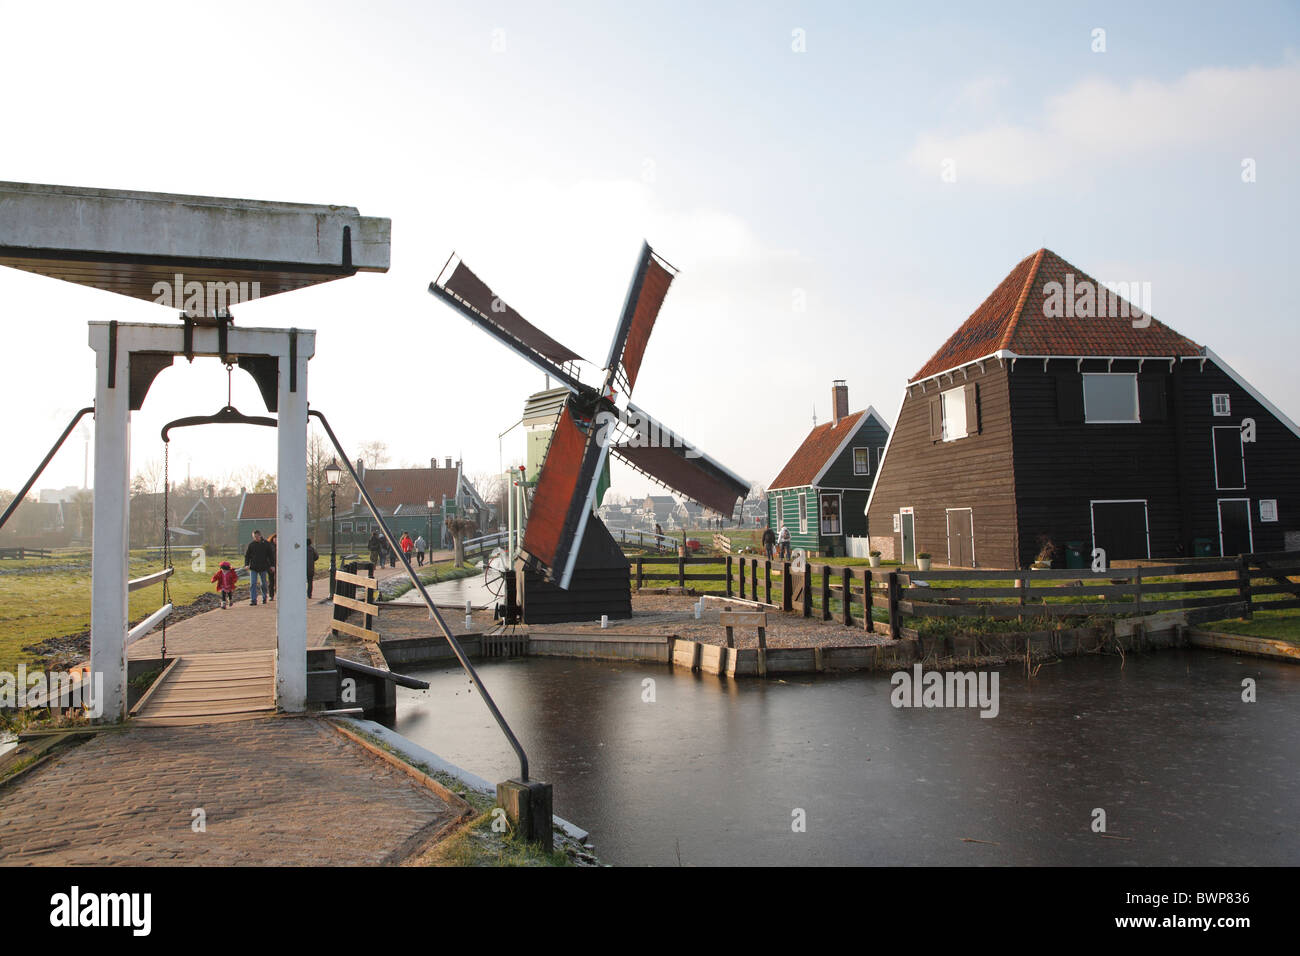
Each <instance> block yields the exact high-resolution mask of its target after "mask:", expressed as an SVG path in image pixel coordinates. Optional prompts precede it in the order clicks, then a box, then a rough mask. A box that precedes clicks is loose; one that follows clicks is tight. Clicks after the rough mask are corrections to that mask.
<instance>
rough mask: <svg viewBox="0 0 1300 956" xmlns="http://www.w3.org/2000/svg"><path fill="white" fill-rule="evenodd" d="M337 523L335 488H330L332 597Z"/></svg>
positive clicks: (336, 548) (336, 546) (332, 593)
mask: <svg viewBox="0 0 1300 956" xmlns="http://www.w3.org/2000/svg"><path fill="white" fill-rule="evenodd" d="M336 535H337V531H336V523H335V521H334V489H333V488H330V597H331V598H333V597H334V573H335V571H336V570H337V568H338V563H337V556H338V544H337V541H336Z"/></svg>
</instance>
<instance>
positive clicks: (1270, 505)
mask: <svg viewBox="0 0 1300 956" xmlns="http://www.w3.org/2000/svg"><path fill="white" fill-rule="evenodd" d="M1259 520H1260V521H1276V520H1277V499H1276V498H1261V499H1259Z"/></svg>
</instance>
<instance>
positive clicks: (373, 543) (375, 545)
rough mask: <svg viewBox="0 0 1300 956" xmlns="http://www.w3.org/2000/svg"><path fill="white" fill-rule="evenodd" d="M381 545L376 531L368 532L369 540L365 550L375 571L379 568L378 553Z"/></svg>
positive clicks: (381, 540) (381, 542)
mask: <svg viewBox="0 0 1300 956" xmlns="http://www.w3.org/2000/svg"><path fill="white" fill-rule="evenodd" d="M383 543H384V542H383V539H381V538H380V537H379V532H378V531H372V532H370V540H369V541H367V542H366V549H367V550H368V551H369V552H370V563H371V564H372V565H374V567H375V568H376V569H378V568H379V552H380V551H381V550H382V548H383Z"/></svg>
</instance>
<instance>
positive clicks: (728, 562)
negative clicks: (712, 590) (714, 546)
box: [727, 555, 732, 597]
mask: <svg viewBox="0 0 1300 956" xmlns="http://www.w3.org/2000/svg"><path fill="white" fill-rule="evenodd" d="M731 572H732V563H731V555H727V597H731Z"/></svg>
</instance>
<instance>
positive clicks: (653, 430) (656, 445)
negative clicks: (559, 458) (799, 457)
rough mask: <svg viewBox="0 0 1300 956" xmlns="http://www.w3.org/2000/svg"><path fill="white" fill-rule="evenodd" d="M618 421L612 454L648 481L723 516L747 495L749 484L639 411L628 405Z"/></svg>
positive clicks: (729, 512)
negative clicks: (619, 428)
mask: <svg viewBox="0 0 1300 956" xmlns="http://www.w3.org/2000/svg"><path fill="white" fill-rule="evenodd" d="M621 417H622V421H623V426H624V427H623V429H622V430H621V432H620V435H619V438H618V441H617V443H616V444H614V446H613V448H612V449H611V451H612V453H613V454H614V456H615V457H617V458H618V459H620V460H621V461H624V462H626V463H627V464H629V465H631V466H632V467H633V468H635V469H636V470H637V471H639V472H641V473H642V474H644V475H646V476H647V477H649V478H652V479H654V480H655V481H657V482H658V483H659V484H661V485H664V486H665V487H667V488H671V489H672V490H673V491H676V492H678V493H680V494H683V495H685V496H686V497H687V498H690V499H692V500H694V501H698V502H699V503H700V504H702V505H704V507H706V508H710V509H712V510H713V511H716V512H718V513H719V514H722V515H730V514H731V513H732V512H733V511H734V510H735V507H736V499H737V498H743V497H744V496H745V495H746V494H748V493H749V482H747V481H745V480H744V479H743V478H741V477H740V476H739V475H737V474H736V473H735V472H733V471H731V470H730V469H729V468H726V467H725V466H723V465H722V464H720V463H718V462H717V461H715V460H714V459H712V458H710V457H709V456H708V455H706V454H704V453H703V452H702V451H700V450H699V449H698V448H696V447H695V446H694V445H692V444H690V443H689V442H687V441H686V440H685V439H683V438H681V436H679V435H677V434H676V433H675V432H673V431H672V430H671V429H669V428H668V427H667V426H665V425H663V424H661V423H660V422H659V421H657V420H656V419H654V418H652V417H651V416H650V415H649V414H647V413H646V412H645V411H643V410H642V409H640V408H637V407H636V406H635V405H630V404H629V405H628V411H627V412H626V413H624V414H623V415H622V416H621Z"/></svg>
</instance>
